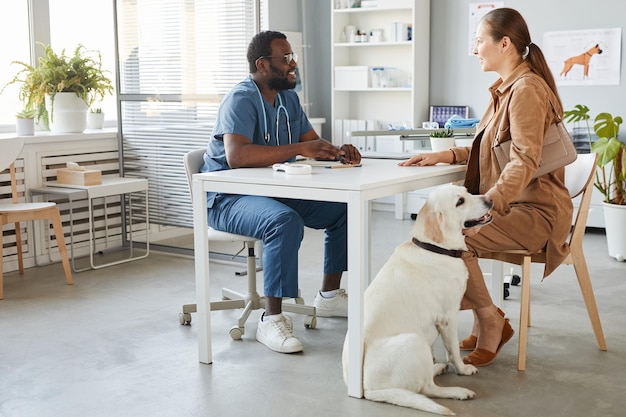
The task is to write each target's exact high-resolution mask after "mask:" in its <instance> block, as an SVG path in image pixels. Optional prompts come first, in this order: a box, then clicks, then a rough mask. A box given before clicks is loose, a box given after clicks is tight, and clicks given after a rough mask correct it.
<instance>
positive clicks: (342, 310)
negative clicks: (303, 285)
mask: <svg viewBox="0 0 626 417" xmlns="http://www.w3.org/2000/svg"><path fill="white" fill-rule="evenodd" d="M313 305H314V306H315V315H316V316H318V317H348V293H347V292H346V290H344V289H343V288H340V289H339V292H338V293H337V295H335V296H334V297H332V298H324V297H322V294H320V292H319V291H318V292H317V295H316V296H315V301H314V302H313Z"/></svg>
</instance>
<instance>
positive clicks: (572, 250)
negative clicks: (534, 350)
mask: <svg viewBox="0 0 626 417" xmlns="http://www.w3.org/2000/svg"><path fill="white" fill-rule="evenodd" d="M596 159H597V155H596V154H595V153H593V154H580V155H578V158H577V159H576V161H574V162H573V163H571V164H570V165H567V166H566V167H565V185H566V187H567V189H568V190H569V194H570V197H571V198H572V199H574V198H576V197H577V196H579V195H580V196H581V200H580V206H579V209H578V214H577V215H576V220H575V222H574V226H573V228H572V232H571V233H570V236H569V242H567V246H568V248H569V253H568V255H567V257H566V258H565V260H564V261H563V262H562V265H563V264H565V265H574V269H575V271H576V277H577V278H578V284H579V285H580V291H581V292H582V295H583V298H584V300H585V304H586V306H587V312H588V313H589V319H590V320H591V325H592V327H593V331H594V333H595V336H596V340H597V341H598V347H599V348H600V350H606V342H605V341H604V333H603V332H602V324H601V323H600V316H599V315H598V307H597V305H596V299H595V296H594V294H593V288H592V287H591V279H590V278H589V270H588V268H587V262H586V261H585V254H584V252H583V238H584V236H585V227H586V225H587V216H588V214H589V205H590V203H591V194H592V191H593V178H594V173H595V170H596ZM482 257H483V258H488V259H494V260H497V261H503V262H507V263H512V264H516V265H521V267H522V297H521V301H520V324H519V352H518V362H517V369H519V370H520V371H523V370H525V369H526V343H527V339H528V327H530V264H531V262H535V263H545V261H546V254H545V252H544V251H540V252H538V253H529V252H527V251H523V250H508V251H502V252H492V253H490V254H487V255H483V256H482ZM494 285H499V286H500V287H501V286H502V283H494Z"/></svg>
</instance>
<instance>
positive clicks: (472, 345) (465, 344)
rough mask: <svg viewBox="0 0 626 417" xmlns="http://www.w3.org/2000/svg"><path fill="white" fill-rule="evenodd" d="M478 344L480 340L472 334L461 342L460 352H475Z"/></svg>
mask: <svg viewBox="0 0 626 417" xmlns="http://www.w3.org/2000/svg"><path fill="white" fill-rule="evenodd" d="M477 342H478V338H477V337H476V336H474V335H473V334H471V335H469V336H467V337H466V338H465V339H463V340H461V341H460V342H459V350H474V349H476V343H477Z"/></svg>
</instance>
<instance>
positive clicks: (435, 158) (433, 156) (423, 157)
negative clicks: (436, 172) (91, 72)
mask: <svg viewBox="0 0 626 417" xmlns="http://www.w3.org/2000/svg"><path fill="white" fill-rule="evenodd" d="M453 157H454V154H453V153H452V151H451V150H447V151H441V152H429V153H418V154H417V155H413V156H412V157H411V158H409V159H407V160H406V161H402V162H399V163H398V165H399V166H401V167H408V166H412V165H416V166H420V167H423V166H428V165H435V164H438V163H440V162H445V163H448V164H450V163H452V161H453Z"/></svg>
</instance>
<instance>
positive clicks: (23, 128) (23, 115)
mask: <svg viewBox="0 0 626 417" xmlns="http://www.w3.org/2000/svg"><path fill="white" fill-rule="evenodd" d="M35 113H36V112H35V110H34V109H30V108H28V107H24V108H23V109H22V110H20V111H19V112H17V113H15V118H16V120H15V132H16V133H17V136H33V135H34V134H35Z"/></svg>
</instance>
